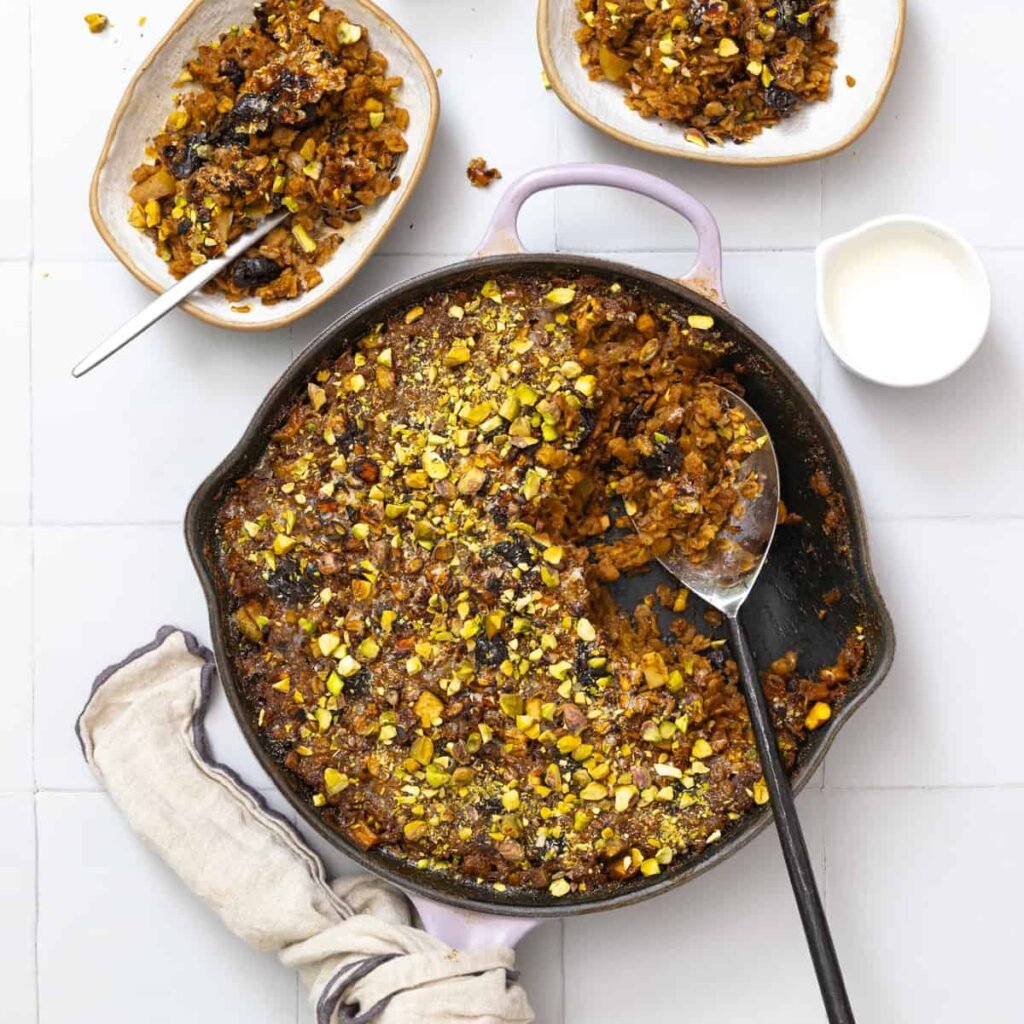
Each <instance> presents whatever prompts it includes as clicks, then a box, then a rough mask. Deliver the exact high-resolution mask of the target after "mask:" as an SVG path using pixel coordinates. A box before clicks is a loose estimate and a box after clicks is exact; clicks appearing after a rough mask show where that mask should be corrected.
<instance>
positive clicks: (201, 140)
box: [164, 132, 213, 179]
mask: <svg viewBox="0 0 1024 1024" xmlns="http://www.w3.org/2000/svg"><path fill="white" fill-rule="evenodd" d="M212 148H213V142H212V139H211V137H210V135H209V134H208V133H207V132H196V133H195V134H194V135H190V136H189V137H188V138H187V139H186V140H185V144H184V145H183V146H179V147H177V148H175V147H172V146H167V147H165V149H164V157H165V158H166V160H167V167H168V169H169V170H170V172H171V174H173V175H174V176H175V177H176V178H179V179H181V178H189V177H191V176H192V175H193V174H195V173H196V171H198V170H199V168H200V167H202V166H203V164H204V163H206V161H207V160H209V158H210V153H211V152H212Z"/></svg>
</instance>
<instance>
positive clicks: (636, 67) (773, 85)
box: [576, 0, 838, 148]
mask: <svg viewBox="0 0 1024 1024" xmlns="http://www.w3.org/2000/svg"><path fill="white" fill-rule="evenodd" d="M833 6H834V0H731V2H726V0H618V2H616V3H611V2H607V0H576V7H577V10H578V13H579V17H580V21H581V23H582V24H581V27H580V29H579V31H578V32H577V35H576V39H577V41H578V43H579V46H580V59H581V61H582V63H583V66H584V67H585V68H586V69H587V71H588V73H589V75H590V77H591V78H592V79H595V80H598V79H606V80H608V81H610V82H615V83H617V84H618V85H620V86H622V88H623V89H624V91H625V97H624V99H625V102H626V104H627V106H629V107H631V108H632V109H633V110H635V111H636V112H637V113H638V114H640V115H641V116H642V117H656V118H661V119H663V120H666V121H672V122H675V123H678V124H679V125H680V126H681V127H682V129H684V130H685V137H686V138H687V139H688V140H689V141H690V142H692V143H694V144H695V145H698V146H701V147H703V148H707V147H708V145H709V144H721V143H724V142H726V141H733V142H747V141H749V140H750V139H752V138H753V137H754V136H755V135H758V134H759V133H760V132H761V131H763V130H764V129H765V128H769V127H771V126H772V125H775V124H778V123H779V122H780V121H781V120H783V118H785V117H787V116H788V115H789V114H790V113H791V112H792V111H794V110H796V109H797V108H799V107H800V106H802V105H804V104H808V103H817V102H820V101H822V100H825V99H827V98H828V94H829V90H830V88H831V82H832V72H833V70H834V69H835V66H836V62H835V56H836V53H837V51H838V47H837V46H836V43H835V42H834V41H833V40H832V39H831V38H829V19H830V17H831V14H832V9H833Z"/></svg>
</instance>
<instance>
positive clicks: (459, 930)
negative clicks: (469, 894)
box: [408, 893, 540, 949]
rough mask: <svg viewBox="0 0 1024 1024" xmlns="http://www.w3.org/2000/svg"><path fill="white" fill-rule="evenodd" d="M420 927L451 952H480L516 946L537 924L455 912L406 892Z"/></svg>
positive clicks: (453, 908) (463, 911)
mask: <svg viewBox="0 0 1024 1024" xmlns="http://www.w3.org/2000/svg"><path fill="white" fill-rule="evenodd" d="M408 895H409V899H410V900H412V904H413V906H414V907H415V908H416V913H418V914H419V915H420V920H421V921H422V922H423V928H424V930H425V931H427V932H429V933H430V934H431V935H433V936H434V938H436V939H440V940H441V941H442V942H447V943H448V945H449V946H451V947H452V949H483V948H485V947H487V946H515V945H516V943H518V942H519V940H520V939H521V938H522V937H523V936H524V935H525V934H526V933H527V932H530V931H532V930H533V929H534V927H536V926H537V925H538V924H540V922H539V921H538V920H537V919H536V918H533V917H502V916H499V915H498V914H478V913H477V912H476V911H473V910H458V909H456V908H455V907H446V906H445V905H444V904H443V903H435V902H434V901H433V900H428V899H427V898H426V897H425V896H420V895H418V894H415V893H409V894H408Z"/></svg>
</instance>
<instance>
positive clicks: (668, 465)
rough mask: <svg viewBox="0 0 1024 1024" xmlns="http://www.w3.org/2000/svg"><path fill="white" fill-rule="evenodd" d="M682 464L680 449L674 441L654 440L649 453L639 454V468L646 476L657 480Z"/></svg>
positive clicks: (674, 471)
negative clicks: (652, 448)
mask: <svg viewBox="0 0 1024 1024" xmlns="http://www.w3.org/2000/svg"><path fill="white" fill-rule="evenodd" d="M682 464H683V452H682V449H681V448H680V447H679V445H678V444H677V443H676V442H675V441H671V440H670V441H655V442H654V451H652V452H651V454H650V455H641V456H640V468H641V469H642V470H643V471H644V474H645V475H646V476H649V477H651V478H652V479H655V480H659V479H661V478H662V477H665V476H668V475H669V473H676V472H678V470H679V467H680V466H682Z"/></svg>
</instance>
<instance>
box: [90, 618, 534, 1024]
mask: <svg viewBox="0 0 1024 1024" xmlns="http://www.w3.org/2000/svg"><path fill="white" fill-rule="evenodd" d="M214 674H215V668H214V662H213V655H212V654H211V653H210V652H209V651H208V650H206V649H205V648H203V647H202V646H200V644H199V643H198V642H197V641H196V639H195V637H193V636H191V635H190V634H188V633H185V632H183V631H181V630H179V629H174V628H172V627H164V628H163V629H161V630H160V632H159V633H158V634H157V636H156V639H155V640H154V641H153V643H151V644H149V645H147V646H145V647H142V648H140V649H139V650H137V651H134V652H133V653H132V654H130V655H128V657H127V658H126V659H125V660H124V661H122V662H120V663H119V664H117V665H114V666H112V667H111V668H109V669H107V670H106V671H105V672H104V673H103V674H102V675H101V676H100V677H99V678H98V679H97V680H96V683H95V685H94V686H93V689H92V693H91V695H90V697H89V701H88V703H87V704H86V706H85V709H84V710H83V712H82V714H81V716H80V717H79V719H78V723H77V732H78V737H79V740H80V742H81V744H82V752H83V754H84V755H85V759H86V761H87V762H88V763H89V765H90V767H91V768H92V770H93V771H94V772H95V774H96V777H97V778H98V779H99V781H100V783H101V784H102V785H103V787H104V788H105V789H106V791H107V793H108V794H109V795H110V798H111V799H112V800H113V801H114V803H115V804H116V805H117V807H118V808H119V809H120V811H121V813H122V814H123V815H124V816H125V818H126V819H127V821H128V823H129V824H130V826H131V827H132V829H133V830H134V831H135V832H136V833H137V834H138V835H139V837H140V838H141V839H142V840H143V841H144V842H145V843H146V844H147V845H149V846H150V847H152V848H153V849H154V850H155V851H156V852H157V853H158V854H159V855H160V857H162V858H163V860H164V861H166V863H167V864H168V865H169V866H170V867H171V869H172V870H174V871H175V872H176V873H177V875H178V876H179V877H180V878H181V880H182V881H183V882H184V883H185V884H186V885H187V886H188V887H189V888H190V889H191V890H192V891H193V892H194V893H195V894H196V895H197V896H198V897H199V898H200V899H201V900H203V901H204V902H205V903H206V904H207V905H208V906H209V907H210V908H211V909H212V910H214V911H215V912H216V913H217V914H218V915H220V918H221V920H222V921H223V922H224V923H225V925H227V927H228V928H229V929H231V931H232V932H234V933H235V934H236V935H237V936H238V937H239V938H240V939H242V940H244V941H245V942H247V943H248V944H249V945H250V946H252V947H253V948H255V949H258V950H264V951H273V952H275V953H277V954H278V956H279V957H280V959H281V961H282V962H283V963H284V964H287V965H288V966H290V967H293V968H295V969H296V970H298V971H299V973H300V975H301V977H302V979H303V982H304V983H305V984H306V986H307V987H308V988H309V991H310V1000H311V1003H312V1004H313V1006H314V1007H315V1009H316V1021H317V1024H341V1022H349V1024H363V1022H369V1021H374V1020H377V1021H380V1022H381V1024H413V1022H415V1024H470V1022H472V1024H528V1022H530V1021H532V1020H533V1019H534V1017H533V1012H532V1010H531V1009H530V1005H529V1002H528V1001H527V998H526V994H525V992H524V991H523V989H522V988H521V987H520V986H519V985H518V984H517V982H516V978H517V975H516V972H515V969H514V968H515V954H514V952H513V951H512V950H511V949H510V948H508V947H505V946H499V947H494V948H490V949H479V950H469V951H465V950H456V949H452V948H450V947H449V946H447V945H446V944H445V943H443V942H441V941H440V940H438V939H435V938H434V937H433V936H431V935H428V934H427V933H426V932H424V931H421V930H420V929H418V928H416V927H413V922H414V917H413V913H412V910H411V908H410V905H409V903H408V901H407V900H406V899H405V897H404V896H402V895H401V893H399V892H398V891H397V890H395V889H392V888H390V887H389V886H386V885H384V884H383V883H381V882H379V881H377V880H376V879H373V878H370V877H359V878H354V879H344V880H341V879H337V880H335V881H333V882H330V881H328V879H327V877H326V873H325V870H324V865H323V862H322V861H321V860H320V858H319V857H317V856H316V854H315V853H314V852H313V851H312V850H310V849H309V847H308V846H306V844H305V843H304V842H303V841H302V839H301V838H300V836H299V834H298V833H297V832H296V830H295V829H294V828H293V827H292V825H291V824H290V823H289V822H288V821H286V820H285V819H284V818H282V817H281V816H280V815H278V814H276V813H275V812H274V811H272V810H271V809H270V808H268V807H267V806H266V804H265V803H264V802H263V800H262V799H261V798H260V796H259V794H258V793H257V792H256V791H255V790H253V789H251V788H250V787H248V786H247V785H246V784H245V783H244V782H243V781H242V780H241V778H239V776H238V775H236V774H235V773H234V772H233V771H232V770H231V769H230V768H228V767H226V766H224V765H221V764H218V763H216V762H215V761H214V760H213V759H212V757H211V755H210V751H209V747H208V744H207V741H206V732H205V729H204V719H205V715H206V708H207V703H208V700H209V695H210V687H211V685H212V682H213V678H214Z"/></svg>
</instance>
